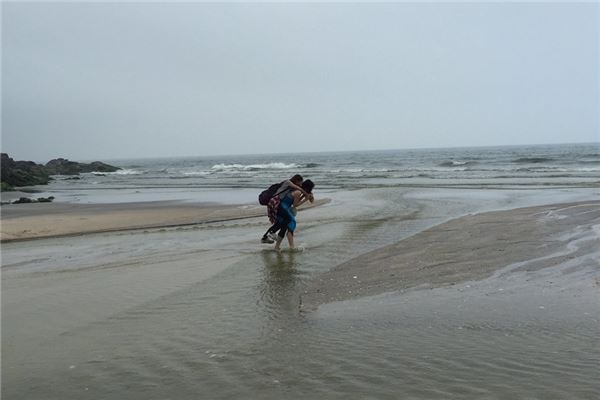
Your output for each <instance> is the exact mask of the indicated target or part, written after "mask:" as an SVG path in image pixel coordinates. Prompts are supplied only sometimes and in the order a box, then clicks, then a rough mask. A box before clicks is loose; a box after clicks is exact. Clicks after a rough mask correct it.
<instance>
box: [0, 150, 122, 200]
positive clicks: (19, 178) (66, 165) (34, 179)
mask: <svg viewBox="0 0 600 400" xmlns="http://www.w3.org/2000/svg"><path fill="white" fill-rule="evenodd" d="M1 163H2V164H1V179H0V182H1V190H2V191H11V190H14V188H15V187H23V186H34V185H47V184H48V182H50V181H51V180H52V175H79V174H80V173H86V172H115V171H118V170H120V169H121V168H119V167H115V166H112V165H109V164H105V163H103V162H100V161H94V162H92V163H89V164H86V163H80V162H75V161H69V160H67V159H64V158H56V159H54V160H50V161H48V162H47V163H46V164H45V165H44V164H36V163H35V162H33V161H15V160H13V159H12V158H10V157H9V156H8V154H6V153H1Z"/></svg>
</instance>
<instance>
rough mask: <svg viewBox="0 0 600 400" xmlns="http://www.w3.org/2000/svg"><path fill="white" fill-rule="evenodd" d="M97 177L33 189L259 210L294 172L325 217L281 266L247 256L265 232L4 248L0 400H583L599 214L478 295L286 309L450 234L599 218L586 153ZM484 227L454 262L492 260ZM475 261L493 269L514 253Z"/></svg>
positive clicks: (434, 153) (270, 164) (599, 327)
mask: <svg viewBox="0 0 600 400" xmlns="http://www.w3.org/2000/svg"><path fill="white" fill-rule="evenodd" d="M100 161H104V162H107V163H110V164H114V165H117V166H119V167H121V168H122V169H121V170H119V171H117V172H115V173H100V172H96V173H88V174H82V175H81V176H79V177H74V176H56V177H55V179H54V180H53V181H52V182H51V183H50V184H49V185H48V186H38V187H36V188H35V189H36V190H41V191H45V194H46V195H53V196H55V197H56V200H55V202H59V201H63V202H72V203H114V202H138V201H160V200H168V201H177V202H181V201H184V202H215V203H229V204H236V206H234V207H233V208H236V207H240V208H251V207H256V208H257V209H258V208H259V206H258V203H257V196H258V194H259V193H260V191H261V190H263V189H264V188H266V187H267V186H268V185H270V184H272V183H274V182H278V181H281V180H283V179H286V178H289V177H291V176H293V175H294V174H298V173H299V174H301V175H303V176H304V178H305V179H311V180H313V181H314V182H315V184H316V186H315V191H314V194H315V197H316V198H317V199H321V198H329V199H330V201H329V202H327V203H326V204H323V205H322V206H319V207H315V208H312V209H310V210H305V211H302V212H300V213H299V214H298V229H297V231H296V244H297V245H298V249H297V251H290V250H288V249H287V248H286V244H284V245H283V251H282V252H276V251H274V249H273V245H272V244H271V245H269V244H262V243H260V236H261V235H262V233H263V232H264V231H265V229H266V228H267V227H268V226H269V222H268V219H267V218H266V216H265V217H256V218H247V219H241V220H240V219H234V220H230V221H218V222H213V223H209V224H197V225H190V224H186V225H185V226H177V227H169V228H156V229H138V230H132V231H123V232H110V233H99V234H92V235H82V236H73V237H58V238H49V239H44V240H31V241H21V242H9V243H3V244H2V270H1V271H2V397H3V398H6V399H31V400H38V399H39V400H54V399H56V400H59V399H60V400H80V399H135V400H137V399H139V400H154V399H156V400H164V399H176V400H188V399H189V400H196V399H228V400H229V399H273V400H275V399H276V400H280V399H293V400H295V399H344V400H347V399H356V400H362V399H419V400H421V399H422V400H446V399H468V400H480V399H494V400H495V399H498V400H501V399H570V400H571V399H573V400H588V399H597V398H598V393H600V380H598V376H599V375H598V366H599V365H600V346H599V341H598V333H599V332H600V308H599V307H598V305H599V304H600V292H599V290H598V289H599V287H600V277H599V273H598V271H600V246H598V243H600V229H599V225H598V224H599V223H600V222H599V221H598V217H597V214H598V213H597V211H594V212H588V211H586V212H588V215H589V218H590V224H588V225H586V226H576V227H572V226H570V225H569V224H568V220H566V219H564V218H565V217H564V215H563V211H564V210H571V211H573V209H576V208H577V206H576V205H575V206H572V205H569V206H564V207H562V209H561V208H560V207H559V208H557V209H555V210H553V211H551V212H546V213H545V214H544V215H543V216H540V221H541V222H542V223H543V221H557V220H564V222H565V226H566V227H568V228H565V230H564V231H561V232H560V233H559V234H557V235H555V236H553V237H548V238H541V239H543V240H546V242H545V244H544V246H545V245H546V244H547V245H548V246H549V247H548V248H549V249H555V250H548V252H549V254H546V255H544V256H543V257H541V258H532V259H530V260H523V262H520V263H516V264H512V265H508V266H507V267H506V268H503V269H501V270H499V271H497V272H496V273H495V274H494V275H493V276H490V277H488V278H485V279H478V280H469V281H464V282H463V281H458V282H453V283H451V284H449V285H447V286H442V287H433V286H429V285H428V284H427V282H423V285H420V286H418V287H415V288H412V289H408V290H406V291H404V290H401V291H396V292H390V293H385V294H381V295H377V296H371V297H363V298H359V299H356V300H349V301H343V302H334V303H329V304H325V305H322V306H321V307H319V308H318V309H317V310H305V309H303V308H301V304H302V298H303V296H304V293H305V291H306V288H307V287H308V285H310V283H311V282H314V280H315V279H316V280H318V279H322V276H323V273H325V272H328V271H331V270H332V269H335V268H338V267H342V268H341V269H340V272H341V273H343V263H345V262H347V261H351V260H355V259H356V257H359V256H362V257H364V256H365V254H368V255H369V257H374V259H375V260H377V259H385V257H393V255H389V254H388V253H386V252H385V251H381V250H382V249H384V248H386V247H387V246H389V245H396V244H401V243H402V240H404V239H406V238H409V237H413V236H414V235H417V234H418V233H420V232H423V231H424V230H427V229H429V228H431V227H434V226H438V225H440V224H443V223H444V222H447V221H450V220H452V219H455V218H460V217H463V216H467V215H469V214H477V213H482V212H486V211H496V210H510V209H514V208H518V207H527V206H535V205H545V204H559V203H563V204H566V203H571V204H572V203H578V202H589V201H597V200H598V199H599V198H600V191H599V190H598V188H599V187H600V144H599V143H588V144H563V145H543V146H511V147H485V148H453V149H419V150H385V151H361V152H336V153H302V154H270V155H243V156H240V155H236V156H234V155H230V156H218V157H217V156H211V157H185V158H160V159H137V160H100ZM16 195H19V194H16ZM40 195H42V196H43V195H44V194H42V193H36V196H40ZM251 204H254V206H253V205H251ZM30 206H31V208H28V207H30ZM6 207H7V208H8V207H12V209H13V210H16V209H21V208H22V209H25V210H27V209H33V208H35V207H37V205H35V204H32V205H14V206H13V205H9V206H6ZM50 207H51V205H50ZM3 208H4V207H3ZM92 208H94V207H92ZM99 208H100V209H101V208H102V207H99ZM174 208H176V207H174ZM80 217H81V223H82V224H84V223H86V221H85V215H81V216H80ZM594 218H595V219H594ZM482 225H484V224H482ZM446 226H448V225H446ZM453 226H456V225H453ZM447 229H448V231H447V232H448V238H451V237H452V235H454V230H455V229H454V228H453V229H450V228H447ZM456 229H459V228H456ZM486 229H487V228H486V226H485V225H484V226H482V227H481V229H480V230H479V231H477V232H476V233H475V234H479V233H478V232H481V235H482V239H483V240H476V238H473V240H474V242H473V244H471V243H468V242H465V243H464V247H463V248H462V250H461V249H460V248H459V249H457V251H464V252H469V251H470V248H471V246H473V245H476V246H481V245H482V243H483V244H484V245H485V243H488V242H486V240H485V239H486V238H490V236H489V235H490V234H493V232H489V231H486ZM475 234H473V235H475ZM502 239H503V240H504V241H505V242H506V241H507V240H510V241H511V243H514V244H515V245H519V243H522V242H523V241H528V240H529V238H528V237H523V235H522V234H521V236H520V235H519V233H518V229H517V230H516V231H515V234H514V235H512V236H511V237H510V238H502ZM537 239H540V238H537ZM489 240H491V241H492V242H493V236H491V239H489ZM455 242H456V241H455ZM499 243H501V242H499ZM488 244H489V243H488ZM456 245H457V246H458V247H460V246H461V245H463V244H461V243H456ZM558 245H560V246H562V247H555V246H558ZM422 246H423V252H424V254H425V253H429V254H434V255H436V257H437V260H439V262H440V264H446V263H452V262H453V257H454V255H453V254H455V253H453V252H446V251H442V250H440V248H442V249H443V248H444V247H443V246H442V247H439V246H437V244H436V242H435V241H431V242H423V244H422ZM488 248H489V252H490V254H489V259H490V260H492V262H493V259H494V258H496V259H497V258H498V257H501V254H503V253H502V252H503V251H507V252H508V251H510V245H507V246H506V248H502V245H501V244H498V245H496V244H495V243H492V244H489V247H488ZM551 251H553V252H552V253H550V252H551ZM531 257H538V255H535V254H532V255H531ZM418 258H419V257H415V260H414V262H415V264H414V265H407V268H420V267H419V265H420V264H419V259H418ZM541 261H543V262H545V263H551V264H552V266H549V267H545V268H538V267H536V265H538V262H541ZM486 263H488V259H487V258H486V257H481V258H479V259H474V260H473V265H472V266H473V268H475V269H477V268H479V266H480V265H485V264H486ZM528 265H530V266H531V268H525V267H526V266H528ZM431 267H435V266H431ZM424 268H427V267H424ZM369 272H370V271H368V270H365V271H364V274H369ZM391 275H393V274H391ZM361 278H362V273H357V275H355V276H352V277H351V278H350V279H357V282H360V279H361Z"/></svg>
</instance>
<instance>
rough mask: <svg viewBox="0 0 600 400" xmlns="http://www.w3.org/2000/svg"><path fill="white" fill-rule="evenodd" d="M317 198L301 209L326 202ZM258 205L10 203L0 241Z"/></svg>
mask: <svg viewBox="0 0 600 400" xmlns="http://www.w3.org/2000/svg"><path fill="white" fill-rule="evenodd" d="M327 201H328V200H327V199H321V200H319V201H317V202H315V203H313V204H307V205H303V206H302V207H300V210H303V209H307V208H310V207H316V206H319V205H323V204H325V203H327ZM265 214H266V212H265V207H262V206H258V205H225V204H211V203H206V204H198V203H196V204H193V203H192V204H188V203H178V202H169V201H157V202H136V203H113V204H68V203H57V204H51V203H50V204H49V203H38V204H19V205H16V204H13V205H6V206H4V207H3V208H2V225H1V228H0V241H2V242H9V241H16V240H30V239H41V238H51V237H62V236H77V235H83V234H91V233H106V232H119V231H126V230H136V229H156V228H170V227H181V226H190V225H198V224H206V223H214V222H223V221H232V220H237V219H244V218H256V217H264V216H265Z"/></svg>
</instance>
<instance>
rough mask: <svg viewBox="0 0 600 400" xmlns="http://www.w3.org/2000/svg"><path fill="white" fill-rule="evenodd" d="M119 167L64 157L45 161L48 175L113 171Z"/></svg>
mask: <svg viewBox="0 0 600 400" xmlns="http://www.w3.org/2000/svg"><path fill="white" fill-rule="evenodd" d="M119 169H121V168H118V167H113V166H112V165H108V164H105V163H102V162H100V161H94V162H92V163H89V164H85V163H79V162H75V161H69V160H67V159H64V158H57V159H54V160H51V161H48V163H46V171H48V173H49V174H50V175H78V174H80V173H82V172H115V171H118V170H119Z"/></svg>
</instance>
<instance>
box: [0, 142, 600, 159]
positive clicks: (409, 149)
mask: <svg viewBox="0 0 600 400" xmlns="http://www.w3.org/2000/svg"><path fill="white" fill-rule="evenodd" d="M585 144H590V145H600V140H598V141H594V142H563V143H528V144H504V145H480V146H442V147H409V148H391V149H366V150H321V151H298V152H272V153H229V154H226V153H220V154H201V155H177V156H176V155H171V156H146V157H137V156H134V157H115V158H102V157H101V158H67V157H65V156H57V157H53V158H50V159H48V160H47V161H45V162H48V161H50V160H55V159H58V158H64V159H66V160H69V161H79V162H86V161H100V160H103V161H119V160H148V159H169V158H209V157H233V156H269V155H273V156H278V155H290V154H298V155H302V154H321V153H359V152H364V153H367V152H384V151H411V150H445V149H447V150H450V149H481V148H495V147H528V146H532V147H533V146H564V145H585ZM2 153H6V154H8V156H9V157H11V158H12V156H11V155H10V153H8V152H5V151H4V150H2ZM15 161H33V162H36V163H45V162H42V161H39V160H32V159H25V160H15Z"/></svg>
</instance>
